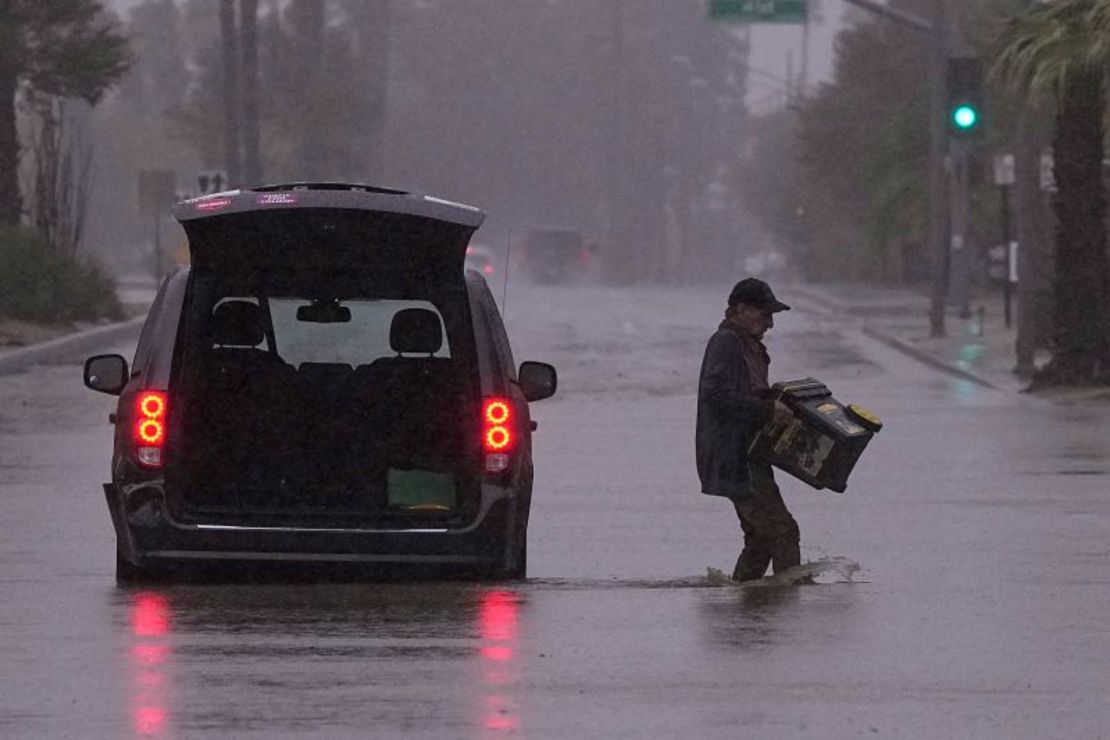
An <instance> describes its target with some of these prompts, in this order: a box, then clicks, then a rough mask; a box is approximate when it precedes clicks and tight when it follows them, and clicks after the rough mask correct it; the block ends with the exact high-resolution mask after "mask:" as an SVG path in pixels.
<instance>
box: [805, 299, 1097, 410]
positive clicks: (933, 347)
mask: <svg viewBox="0 0 1110 740" xmlns="http://www.w3.org/2000/svg"><path fill="white" fill-rule="evenodd" d="M783 292H784V293H787V294H792V295H795V296H798V297H799V298H801V299H802V300H803V301H808V302H809V303H811V304H813V305H814V306H816V307H818V308H820V309H821V310H824V311H828V312H832V313H834V314H837V315H841V316H846V317H852V318H854V319H855V320H857V321H859V322H860V325H861V328H862V330H863V331H864V333H866V334H867V335H868V336H871V337H873V338H875V339H877V340H879V341H881V342H883V343H885V344H887V345H889V346H891V347H894V348H895V349H898V350H899V351H901V352H903V353H905V354H907V355H910V356H912V357H915V358H916V359H918V360H920V361H922V362H925V363H927V364H930V365H933V366H934V367H937V368H938V369H940V370H943V371H944V372H947V373H949V374H950V375H955V376H958V377H963V378H966V379H968V380H971V381H972V382H975V383H978V384H980V385H984V386H986V387H989V388H994V389H997V390H1002V391H1007V392H1022V391H1024V390H1025V389H1026V388H1027V387H1028V385H1029V382H1030V380H1029V379H1028V378H1019V377H1017V376H1016V375H1014V373H1013V369H1014V366H1015V365H1016V358H1015V354H1014V346H1015V341H1016V328H1014V327H1011V328H1007V327H1006V325H1005V310H1004V305H1003V299H1002V295H1001V293H998V294H995V293H993V292H992V293H991V294H989V295H985V296H979V297H976V298H974V299H973V300H972V301H971V317H970V318H968V319H962V318H960V317H959V316H957V315H956V313H955V312H954V311H953V310H952V309H949V310H948V311H947V312H946V315H945V328H946V330H947V332H948V336H946V337H930V336H929V299H928V296H926V295H925V294H923V293H919V292H917V291H915V290H912V289H895V288H873V287H867V286H859V285H831V284H825V285H813V284H797V285H794V286H790V287H789V288H786V289H784V291H783ZM1015 314H1016V306H1015ZM1038 395H1043V396H1046V397H1064V398H1065V400H1083V399H1096V398H1097V399H1105V398H1108V397H1110V389H1107V388H1101V389H1099V388H1094V389H1089V388H1088V389H1069V390H1062V391H1048V392H1045V393H1039V394H1038Z"/></svg>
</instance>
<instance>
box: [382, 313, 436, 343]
mask: <svg viewBox="0 0 1110 740" xmlns="http://www.w3.org/2000/svg"><path fill="white" fill-rule="evenodd" d="M389 346H390V347H392V348H393V351H394V352H422V353H427V354H434V353H435V352H438V351H439V348H440V347H442V346H443V329H442V327H441V326H440V323H439V315H438V314H436V312H435V311H429V310H428V309H426V308H404V309H401V310H400V311H398V312H397V313H396V314H394V315H393V322H392V323H391V324H390V326H389Z"/></svg>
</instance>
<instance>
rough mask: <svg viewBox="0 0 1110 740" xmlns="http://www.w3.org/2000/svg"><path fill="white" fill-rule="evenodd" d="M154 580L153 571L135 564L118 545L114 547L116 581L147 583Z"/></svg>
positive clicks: (155, 576) (121, 582) (155, 577)
mask: <svg viewBox="0 0 1110 740" xmlns="http://www.w3.org/2000/svg"><path fill="white" fill-rule="evenodd" d="M155 580H157V575H156V574H155V573H153V572H151V571H149V570H147V569H146V568H140V567H139V566H137V565H135V564H134V563H132V562H131V561H130V560H128V559H127V557H126V556H125V555H124V554H123V552H122V551H120V549H119V548H118V547H117V548H116V583H119V584H130V583H149V582H151V581H155Z"/></svg>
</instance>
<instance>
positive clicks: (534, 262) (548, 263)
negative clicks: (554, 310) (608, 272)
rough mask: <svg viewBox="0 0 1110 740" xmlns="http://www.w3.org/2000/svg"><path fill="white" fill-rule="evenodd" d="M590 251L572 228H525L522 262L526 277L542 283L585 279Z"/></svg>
mask: <svg viewBox="0 0 1110 740" xmlns="http://www.w3.org/2000/svg"><path fill="white" fill-rule="evenodd" d="M592 255H593V251H592V250H590V249H588V248H587V247H586V243H585V240H584V239H583V238H582V232H580V231H577V230H576V229H529V231H528V234H527V237H526V240H525V258H524V262H525V265H526V266H527V269H528V274H529V275H530V276H531V277H532V279H533V280H534V281H536V282H537V283H542V284H552V283H565V282H569V281H572V280H577V279H580V278H583V277H586V276H587V275H588V273H589V269H590V260H591V257H592Z"/></svg>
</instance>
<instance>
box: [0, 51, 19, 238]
mask: <svg viewBox="0 0 1110 740" xmlns="http://www.w3.org/2000/svg"><path fill="white" fill-rule="evenodd" d="M10 56H11V54H10V53H9V52H8V50H3V51H0V226H8V225H12V226H14V225H17V224H18V223H19V218H20V215H21V214H22V213H23V199H22V198H21V197H20V194H19V133H18V131H17V130H16V125H15V91H16V71H15V66H16V64H17V62H16V60H15V59H12V58H10Z"/></svg>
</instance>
